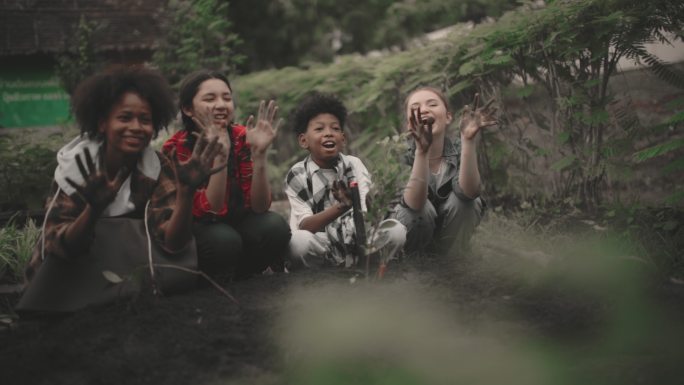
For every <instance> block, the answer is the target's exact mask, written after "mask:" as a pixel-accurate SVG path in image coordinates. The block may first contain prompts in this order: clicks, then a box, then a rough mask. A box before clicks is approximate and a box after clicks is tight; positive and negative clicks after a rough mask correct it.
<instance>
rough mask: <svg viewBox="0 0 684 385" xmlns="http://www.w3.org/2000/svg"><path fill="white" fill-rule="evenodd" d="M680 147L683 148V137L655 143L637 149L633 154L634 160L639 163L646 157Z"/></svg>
mask: <svg viewBox="0 0 684 385" xmlns="http://www.w3.org/2000/svg"><path fill="white" fill-rule="evenodd" d="M680 148H684V138H677V139H672V140H669V141H667V142H665V143H660V144H656V145H655V146H651V147H648V148H645V149H643V150H641V151H638V152H636V153H635V154H634V160H635V161H637V162H638V163H641V162H644V161H646V160H648V159H651V158H655V157H657V156H660V155H663V154H667V153H668V152H671V151H675V150H679V149H680Z"/></svg>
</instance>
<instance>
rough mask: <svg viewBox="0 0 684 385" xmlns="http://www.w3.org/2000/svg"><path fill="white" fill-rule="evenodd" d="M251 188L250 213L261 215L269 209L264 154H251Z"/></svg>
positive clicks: (269, 189) (268, 186) (269, 198)
mask: <svg viewBox="0 0 684 385" xmlns="http://www.w3.org/2000/svg"><path fill="white" fill-rule="evenodd" d="M252 162H253V168H252V188H251V191H250V199H251V205H252V211H254V212H255V213H263V212H266V211H268V209H269V208H270V207H271V186H270V184H269V183H268V173H267V172H266V163H267V162H268V161H267V160H266V152H265V151H264V152H259V153H256V152H253V153H252Z"/></svg>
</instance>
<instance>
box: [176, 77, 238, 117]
mask: <svg viewBox="0 0 684 385" xmlns="http://www.w3.org/2000/svg"><path fill="white" fill-rule="evenodd" d="M234 112H235V104H234V103H233V91H232V90H231V89H230V87H228V84H226V83H225V82H224V81H223V80H221V79H207V80H205V81H203V82H202V84H200V86H199V88H198V89H197V93H196V94H195V96H194V97H193V99H192V107H191V108H190V107H183V113H184V114H185V115H187V116H189V117H193V116H194V117H197V118H199V119H200V120H202V119H205V116H206V118H209V119H211V120H212V121H213V123H214V125H216V126H219V127H227V126H228V124H229V123H230V122H231V121H232V120H233V114H234ZM207 115H209V116H207Z"/></svg>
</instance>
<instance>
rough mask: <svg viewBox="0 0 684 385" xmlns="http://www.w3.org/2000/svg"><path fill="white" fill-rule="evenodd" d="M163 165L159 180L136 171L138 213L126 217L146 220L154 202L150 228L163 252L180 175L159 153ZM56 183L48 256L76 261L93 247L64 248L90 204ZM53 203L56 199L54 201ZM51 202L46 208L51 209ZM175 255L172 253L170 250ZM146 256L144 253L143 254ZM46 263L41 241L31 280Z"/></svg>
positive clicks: (47, 220) (47, 226)
mask: <svg viewBox="0 0 684 385" xmlns="http://www.w3.org/2000/svg"><path fill="white" fill-rule="evenodd" d="M156 155H157V156H158V157H159V160H160V163H161V171H160V173H159V177H158V179H157V180H154V179H151V178H149V177H147V176H145V175H144V174H143V173H141V172H140V171H139V170H138V169H137V168H135V169H134V170H133V171H132V172H131V175H130V178H131V184H130V186H131V195H130V202H132V203H133V205H134V207H135V209H134V210H133V212H131V213H129V214H126V216H127V217H133V218H143V217H144V211H145V205H146V204H147V201H149V202H150V205H149V209H148V213H147V215H148V226H149V228H150V232H151V234H150V235H151V236H152V238H153V239H154V241H155V242H156V243H157V244H158V245H159V246H160V247H162V248H164V244H165V239H164V236H165V233H164V228H165V225H166V222H168V220H169V219H170V218H171V214H173V211H174V209H175V208H176V174H175V168H174V166H173V164H172V163H171V161H170V160H169V159H168V158H167V157H166V156H164V155H162V154H160V153H158V152H157V153H156ZM58 188H59V187H58V185H57V183H56V182H54V181H53V183H52V187H51V194H50V196H51V197H55V195H56V197H55V198H54V202H53V203H52V207H50V209H49V211H48V212H47V213H46V217H45V232H44V233H43V237H44V239H45V255H48V254H49V255H53V256H57V257H62V258H76V257H78V256H80V255H83V254H85V253H87V252H88V249H89V248H90V244H89V243H88V244H83V245H80V247H79V248H78V249H73V248H71V249H67V248H66V247H65V245H64V242H63V240H64V234H65V232H66V230H67V228H68V227H69V225H70V224H71V223H73V222H74V221H75V220H76V218H78V216H79V215H80V214H81V212H83V210H85V208H86V205H87V204H86V202H85V201H84V200H83V198H81V197H80V196H79V195H78V194H77V193H73V194H71V195H67V194H66V193H64V191H62V190H61V189H60V191H59V193H58V194H57V189H58ZM50 201H52V198H51V199H50ZM50 201H48V202H47V205H46V208H47V207H49V206H50ZM167 251H170V252H173V251H172V250H167ZM141 252H142V251H141ZM41 262H42V242H41V241H39V242H38V244H37V245H36V247H35V248H34V251H33V255H32V258H31V261H30V262H29V266H28V268H27V271H26V275H27V277H28V278H31V276H32V275H33V272H35V270H36V269H37V268H38V267H39V266H40V264H41Z"/></svg>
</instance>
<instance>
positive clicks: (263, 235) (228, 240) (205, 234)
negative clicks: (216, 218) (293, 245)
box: [193, 211, 290, 278]
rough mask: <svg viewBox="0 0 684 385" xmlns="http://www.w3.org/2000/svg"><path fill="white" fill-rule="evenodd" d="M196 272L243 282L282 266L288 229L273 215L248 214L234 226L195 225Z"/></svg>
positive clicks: (232, 224) (288, 239) (285, 224)
mask: <svg viewBox="0 0 684 385" xmlns="http://www.w3.org/2000/svg"><path fill="white" fill-rule="evenodd" d="M193 232H194V234H195V240H196V242H197V253H198V257H199V268H200V270H202V271H203V272H205V273H207V274H209V275H218V276H226V275H227V276H230V277H232V278H244V277H248V276H250V275H252V274H254V273H258V272H261V271H263V270H264V269H266V268H267V267H268V266H274V267H277V266H278V265H281V264H282V261H283V258H284V257H285V255H286V253H287V250H288V244H289V242H290V226H289V225H288V224H287V222H285V219H284V218H283V217H282V216H281V215H279V214H276V213H273V212H270V211H269V212H266V213H262V214H255V213H249V214H247V215H245V217H244V218H242V219H241V220H239V221H236V222H229V223H225V222H211V223H207V222H195V224H194V227H193Z"/></svg>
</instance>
